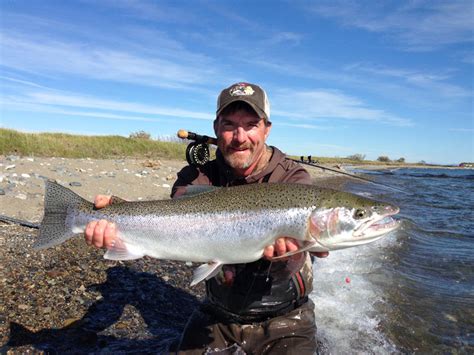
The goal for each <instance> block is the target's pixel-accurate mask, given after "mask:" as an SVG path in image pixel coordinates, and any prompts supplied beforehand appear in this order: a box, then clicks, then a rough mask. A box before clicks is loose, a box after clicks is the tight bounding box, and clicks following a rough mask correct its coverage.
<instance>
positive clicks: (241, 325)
mask: <svg viewBox="0 0 474 355" xmlns="http://www.w3.org/2000/svg"><path fill="white" fill-rule="evenodd" d="M269 118H270V105H269V102H268V98H267V95H266V93H265V91H264V90H263V89H262V88H260V87H259V86H257V85H254V84H248V83H237V84H234V85H231V86H230V87H228V88H226V89H224V90H223V91H222V92H221V94H220V95H219V98H218V101H217V113H216V119H215V121H214V131H215V133H216V136H217V145H218V149H217V152H216V159H215V160H213V161H210V162H208V163H207V164H205V165H204V166H201V167H196V166H187V167H185V168H183V169H182V170H181V171H180V172H179V173H178V179H177V181H176V182H175V184H174V186H173V189H172V193H171V196H172V197H179V196H182V195H183V194H185V193H186V186H188V185H214V186H235V185H241V184H251V183H273V182H292V183H303V184H311V179H310V176H309V174H308V173H307V172H306V170H304V169H303V168H302V167H300V166H299V165H298V164H296V163H294V162H293V161H292V160H290V159H288V158H286V156H285V155H284V154H283V153H282V152H281V151H280V150H278V149H277V148H275V147H269V146H267V145H266V143H265V142H266V140H267V138H268V136H269V134H270V130H271V122H270V120H269ZM109 203H110V197H108V196H98V197H97V198H96V206H97V207H103V206H105V205H107V204H109ZM115 233H116V231H115V226H114V225H113V224H111V223H108V222H107V221H95V222H91V223H89V224H88V226H87V228H86V232H85V235H86V241H87V242H88V243H89V244H93V245H95V246H96V247H102V246H105V247H109V246H110V245H112V243H113V240H114V238H115ZM290 237H291V236H288V237H286V236H282V237H281V238H279V239H278V240H277V241H276V242H275V244H274V245H270V246H268V247H267V248H265V250H264V253H263V258H262V259H260V260H258V261H256V262H253V263H249V264H238V265H228V266H225V267H224V268H223V270H222V272H221V273H220V274H219V275H217V276H216V277H214V278H212V279H210V280H208V281H207V282H206V293H207V299H206V301H205V302H204V304H203V305H202V306H201V307H200V309H198V310H197V311H195V312H194V313H193V315H192V316H191V317H190V319H189V321H188V323H187V325H186V329H185V330H184V332H183V334H182V337H181V339H180V344H179V346H178V349H177V351H178V353H180V354H204V353H212V352H215V353H239V352H238V351H241V353H243V352H242V351H244V352H246V353H251V354H270V353H271V354H290V353H299V354H313V353H314V352H315V351H316V350H317V349H316V339H315V336H316V325H315V321H314V305H313V303H312V302H311V300H309V299H308V295H309V293H310V292H311V290H312V265H311V259H310V256H309V255H308V253H301V254H296V255H295V256H293V257H291V258H289V259H286V260H284V261H279V262H273V263H272V262H271V261H269V260H270V259H271V258H272V257H273V256H275V255H277V256H280V255H283V254H285V253H287V252H289V251H294V250H297V249H298V245H297V243H296V241H295V240H293V239H291V238H290ZM316 256H319V257H324V256H327V253H318V254H316Z"/></svg>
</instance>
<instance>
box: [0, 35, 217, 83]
mask: <svg viewBox="0 0 474 355" xmlns="http://www.w3.org/2000/svg"><path fill="white" fill-rule="evenodd" d="M1 40H2V65H3V66H5V67H9V68H14V69H17V70H22V71H30V72H38V73H63V74H69V75H75V76H80V77H84V78H90V79H99V80H111V81H117V82H127V83H135V84H142V85H149V86H158V87H168V88H184V87H188V86H189V85H192V84H201V83H203V82H204V83H206V82H209V78H210V77H213V76H214V75H216V72H215V69H211V67H212V66H211V67H210V66H209V65H205V64H206V63H203V61H201V62H199V61H198V62H196V61H193V59H195V58H191V60H190V61H189V62H188V60H187V59H186V58H187V56H186V55H185V54H186V53H183V54H184V55H183V56H182V59H181V60H180V61H179V62H178V61H174V60H170V59H164V58H160V57H158V56H156V55H155V56H147V55H140V54H138V53H133V52H132V53H133V54H132V53H128V52H126V51H119V50H113V49H109V48H105V47H98V46H93V45H89V44H83V43H79V42H63V41H53V40H50V39H46V38H32V37H25V36H22V35H10V34H7V33H3V34H2V36H1ZM173 50H174V56H179V53H178V49H176V48H175V49H173ZM202 58H204V57H201V59H202Z"/></svg>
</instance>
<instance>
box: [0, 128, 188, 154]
mask: <svg viewBox="0 0 474 355" xmlns="http://www.w3.org/2000/svg"><path fill="white" fill-rule="evenodd" d="M185 151H186V144H183V143H179V142H162V141H156V140H152V139H143V138H126V137H121V136H81V135H72V134H65V133H23V132H18V131H15V130H12V129H5V128H0V154H2V155H10V154H14V155H21V156H37V157H63V158H96V159H101V158H102V159H106V158H117V157H121V158H122V157H133V158H141V157H146V158H167V159H179V160H184V159H185Z"/></svg>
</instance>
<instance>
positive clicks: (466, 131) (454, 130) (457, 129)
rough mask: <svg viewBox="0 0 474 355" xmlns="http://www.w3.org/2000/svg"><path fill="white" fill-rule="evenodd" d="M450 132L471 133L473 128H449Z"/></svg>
mask: <svg viewBox="0 0 474 355" xmlns="http://www.w3.org/2000/svg"><path fill="white" fill-rule="evenodd" d="M449 130H450V131H451V132H463V133H472V132H474V128H450V129H449Z"/></svg>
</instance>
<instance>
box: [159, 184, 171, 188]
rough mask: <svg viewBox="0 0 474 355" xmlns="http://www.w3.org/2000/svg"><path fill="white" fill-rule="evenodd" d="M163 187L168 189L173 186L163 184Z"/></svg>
mask: <svg viewBox="0 0 474 355" xmlns="http://www.w3.org/2000/svg"><path fill="white" fill-rule="evenodd" d="M161 186H163V187H166V188H168V187H171V186H170V185H168V184H163V185H161Z"/></svg>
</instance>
